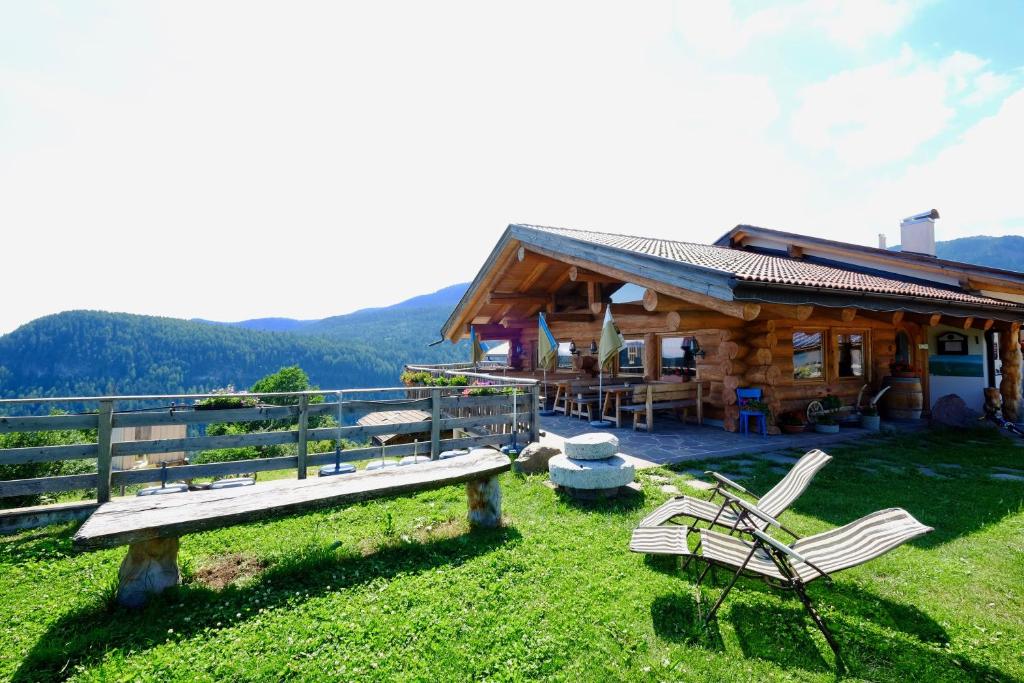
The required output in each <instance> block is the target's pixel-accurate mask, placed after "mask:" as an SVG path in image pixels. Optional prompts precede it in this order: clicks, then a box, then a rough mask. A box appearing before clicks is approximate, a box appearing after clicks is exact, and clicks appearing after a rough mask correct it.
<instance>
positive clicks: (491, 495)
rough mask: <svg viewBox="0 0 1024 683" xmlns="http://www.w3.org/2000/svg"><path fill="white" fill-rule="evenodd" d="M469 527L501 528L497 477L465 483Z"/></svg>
mask: <svg viewBox="0 0 1024 683" xmlns="http://www.w3.org/2000/svg"><path fill="white" fill-rule="evenodd" d="M466 497H467V498H468V499H469V524H470V526H479V527H488V528H494V527H497V526H501V485H500V484H498V478H497V477H489V478H487V479H476V480H474V481H467V482H466Z"/></svg>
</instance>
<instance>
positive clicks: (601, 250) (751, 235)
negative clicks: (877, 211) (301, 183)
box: [441, 210, 1024, 431]
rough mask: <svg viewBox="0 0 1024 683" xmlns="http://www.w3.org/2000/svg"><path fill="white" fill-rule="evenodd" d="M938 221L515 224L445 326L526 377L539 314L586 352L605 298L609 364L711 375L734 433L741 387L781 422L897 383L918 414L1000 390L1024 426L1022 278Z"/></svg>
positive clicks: (709, 398)
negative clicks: (857, 232)
mask: <svg viewBox="0 0 1024 683" xmlns="http://www.w3.org/2000/svg"><path fill="white" fill-rule="evenodd" d="M936 218H938V213H937V212H935V211H934V210H933V211H931V212H928V213H925V214H920V215H917V216H912V217H910V218H908V219H905V220H904V221H903V223H902V224H901V229H902V238H903V251H890V250H886V249H884V248H873V247H865V246H860V245H855V244H847V243H843V242H837V241H833V240H827V239H821V238H817V237H809V236H806V235H798V234H793V233H788V232H783V231H779V230H770V229H766V228H760V227H754V226H749V225H739V226H736V227H735V228H733V229H732V230H729V231H728V232H726V233H725V234H724V235H722V237H720V238H719V239H718V240H717V241H715V242H714V243H713V244H696V243H689V242H683V241H675V240H670V239H655V238H648V237H638V236H631V235H624V234H610V233H601V232H593V231H587V230H572V229H564V228H553V227H543V226H536V225H523V224H512V225H509V226H508V227H507V229H506V230H505V232H504V233H503V234H502V236H501V238H500V239H499V240H498V243H497V244H496V245H495V247H494V249H493V250H492V251H491V253H490V255H489V256H488V258H487V260H486V261H485V262H484V264H483V266H482V267H481V269H480V271H479V273H478V274H477V276H476V277H475V278H474V280H473V282H472V283H471V285H470V286H469V288H468V290H467V291H466V293H465V295H464V296H463V297H462V299H461V301H460V302H459V303H458V304H457V306H456V307H455V309H454V310H453V311H452V313H451V315H450V316H449V318H448V319H447V321H446V322H445V324H444V326H443V328H442V330H441V334H442V336H443V337H444V338H445V339H448V340H450V341H452V342H457V341H459V340H460V339H464V338H466V337H467V336H468V335H469V333H470V327H471V326H472V327H475V329H476V331H477V333H478V334H479V335H480V337H481V338H482V339H485V340H502V341H506V342H508V343H509V364H510V366H511V367H512V371H514V372H523V373H531V372H535V371H536V368H537V317H538V314H539V313H540V312H542V311H543V312H544V313H545V317H546V319H547V321H548V324H549V326H550V328H551V331H552V333H553V334H554V336H555V337H556V338H557V340H558V341H559V342H560V345H562V346H563V347H564V346H565V345H566V343H567V342H571V343H572V344H573V346H574V348H576V349H579V350H580V351H579V352H580V353H583V354H586V350H587V349H589V348H591V347H592V344H593V341H594V340H597V339H599V338H600V326H601V322H602V319H603V315H604V312H605V308H606V307H608V306H611V310H612V315H613V317H614V319H615V322H616V324H617V326H618V328H619V330H620V332H621V333H622V334H623V336H624V337H625V338H626V340H627V346H626V348H625V349H623V351H622V352H621V353H620V354H619V358H618V359H617V361H616V362H615V363H614V365H615V367H614V368H612V369H611V371H612V372H614V373H616V374H619V375H620V376H626V377H633V378H636V379H637V380H639V378H640V377H641V376H642V378H643V380H644V381H646V382H672V381H700V382H703V383H704V384H703V385H702V386H703V388H704V396H705V402H706V407H705V411H704V413H705V416H706V418H708V419H709V420H711V421H712V423H713V424H718V423H720V424H721V426H722V427H723V428H724V429H726V430H729V431H736V430H737V429H738V415H739V408H738V406H737V399H736V389H737V388H739V387H756V388H760V389H761V390H762V393H763V397H764V400H765V402H766V403H767V404H768V406H769V407H770V408H771V411H772V413H773V414H774V415H776V416H777V415H779V414H781V413H783V412H789V411H794V412H798V411H803V410H805V409H806V406H807V404H808V403H809V402H810V401H812V400H816V399H821V398H823V397H825V396H826V395H833V396H837V397H839V398H840V400H841V401H843V402H844V403H845V404H853V403H855V402H856V401H857V398H858V395H859V394H860V391H861V389H862V387H864V386H865V385H866V386H867V387H868V388H870V389H871V391H872V393H874V392H876V391H878V390H879V389H880V388H881V387H882V386H883V385H886V384H890V385H893V386H894V387H895V390H894V391H890V394H891V395H893V396H894V397H895V396H896V395H897V393H899V399H900V400H901V401H904V402H906V401H907V400H908V392H909V403H908V404H907V405H909V407H911V408H916V410H913V411H911V412H912V413H913V416H914V417H917V416H918V415H921V414H923V415H924V416H927V415H928V413H929V410H930V408H931V407H932V405H933V404H934V403H935V401H937V400H938V399H939V398H940V397H942V396H944V395H946V394H950V393H956V394H958V395H959V396H960V397H961V398H963V399H964V401H965V402H966V403H967V404H968V405H969V406H970V407H972V408H974V409H981V407H982V405H983V402H984V400H985V397H984V390H985V389H986V388H989V387H996V388H998V391H999V393H1000V394H1001V396H1002V402H1003V408H1004V415H1005V416H1006V417H1007V418H1008V419H1011V420H1018V419H1020V418H1021V344H1020V327H1021V322H1022V321H1024V273H1017V272H1012V271H1007V270H1000V269H997V268H989V267H984V266H978V265H973V264H967V263H958V262H954V261H948V260H944V259H940V258H937V257H936V256H935V239H934V229H935V219H936ZM562 365H563V364H561V363H560V366H562ZM591 365H592V364H591ZM577 367H578V365H577ZM560 371H561V372H571V370H560ZM901 380H906V382H905V385H904V384H898V383H899V382H900V381H901ZM915 403H916V405H915ZM901 405H902V404H901ZM907 405H903V407H907ZM892 412H893V415H895V414H896V412H897V411H896V410H895V409H894V410H893V411H892ZM773 431H777V428H775V429H773Z"/></svg>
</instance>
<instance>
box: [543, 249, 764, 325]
mask: <svg viewBox="0 0 1024 683" xmlns="http://www.w3.org/2000/svg"><path fill="white" fill-rule="evenodd" d="M534 250H535V251H538V252H540V253H542V254H544V255H551V256H554V255H555V252H553V251H552V252H548V250H546V249H544V248H543V247H534ZM558 256H559V260H561V261H564V262H565V263H568V264H570V265H574V266H577V267H579V268H585V269H588V270H591V271H593V272H595V273H601V274H602V275H607V276H609V277H614V278H616V281H617V282H630V283H633V284H635V285H638V286H640V287H648V288H651V289H655V290H657V291H658V292H659V293H661V294H665V295H666V296H673V297H675V298H677V299H681V300H683V301H687V302H689V303H694V304H698V305H700V306H703V307H705V308H709V309H711V310H713V311H718V312H719V313H724V314H725V315H729V316H732V317H735V318H741V319H743V320H753V319H754V318H756V317H757V315H758V313H760V312H761V306H760V305H759V304H755V303H749V302H742V301H727V300H725V299H718V298H715V297H713V296H709V295H707V294H701V293H700V292H694V291H692V290H689V289H684V288H682V287H677V286H675V285H672V284H668V283H665V282H660V281H658V280H654V279H652V278H650V277H644V276H642V275H635V274H631V273H627V272H626V271H624V270H621V269H619V268H615V267H613V266H607V265H604V264H601V263H597V262H595V261H588V260H586V259H581V258H579V257H577V256H569V255H562V254H558Z"/></svg>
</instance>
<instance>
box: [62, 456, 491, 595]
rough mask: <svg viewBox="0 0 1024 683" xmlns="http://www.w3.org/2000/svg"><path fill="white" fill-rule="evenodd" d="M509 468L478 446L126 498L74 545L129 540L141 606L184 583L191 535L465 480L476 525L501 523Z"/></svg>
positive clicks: (128, 583)
mask: <svg viewBox="0 0 1024 683" xmlns="http://www.w3.org/2000/svg"><path fill="white" fill-rule="evenodd" d="M510 466H511V464H510V462H509V459H508V457H507V456H505V455H503V454H502V453H499V452H497V451H494V450H490V449H477V450H474V451H471V452H470V453H469V454H468V455H464V456H459V457H455V458H449V459H447V460H435V461H431V462H426V463H421V464H417V465H406V466H403V467H393V468H387V469H380V470H374V471H366V470H360V471H358V472H355V473H353V474H349V475H344V476H337V477H321V478H314V479H287V480H279V481H272V482H268V483H265V484H257V485H255V486H246V487H240V488H235V489H222V490H215V491H194V492H188V493H176V494H168V495H164V496H146V497H137V498H123V499H118V500H114V501H111V502H109V503H104V504H103V505H101V506H100V507H99V508H98V509H97V510H96V511H95V512H94V513H93V514H92V515H91V516H90V517H89V519H88V520H86V522H85V524H83V525H82V527H81V528H80V529H79V530H78V533H76V534H75V538H74V541H73V545H74V547H75V548H76V549H79V550H90V549H96V548H111V547H116V546H120V545H128V546H129V547H128V555H127V556H126V557H125V559H124V561H123V562H122V563H121V569H120V571H119V572H118V588H117V599H118V602H119V603H121V604H122V605H124V606H127V607H140V606H142V605H143V604H145V602H146V600H147V599H148V598H149V596H150V595H154V594H157V593H160V592H162V591H163V590H164V589H166V588H168V587H170V586H175V585H177V584H179V583H180V582H181V574H180V572H179V570H178V547H179V539H180V538H181V537H182V536H184V535H185V534H191V533H195V532H199V531H209V530H211V529H218V528H221V527H226V526H232V525H235V524H245V523H247V522H251V521H254V520H260V519H266V518H268V517H275V516H281V515H287V514H293V513H298V512H305V511H309V510H314V509H317V508H321V507H326V506H334V505H344V504H348V503H355V502H359V501H365V500H372V499H376V498H386V497H390V496H399V495H404V494H409V493H415V492H418V491H426V490H429V489H436V488H441V487H444V486H449V485H452V484H461V483H465V484H466V494H467V496H468V498H469V522H470V524H471V525H473V526H482V527H496V526H498V525H500V523H501V488H500V486H499V484H498V479H497V476H498V475H499V474H501V473H502V472H506V471H508V470H509V469H510Z"/></svg>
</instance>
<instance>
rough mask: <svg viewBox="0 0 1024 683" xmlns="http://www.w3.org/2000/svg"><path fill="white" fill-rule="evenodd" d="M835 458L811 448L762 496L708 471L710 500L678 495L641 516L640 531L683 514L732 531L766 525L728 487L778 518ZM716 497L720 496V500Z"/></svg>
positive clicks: (642, 533)
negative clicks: (711, 481)
mask: <svg viewBox="0 0 1024 683" xmlns="http://www.w3.org/2000/svg"><path fill="white" fill-rule="evenodd" d="M831 459H832V456H831V455H829V454H828V453H825V452H824V451H820V450H818V449H814V450H813V451H808V452H807V453H805V454H804V455H803V457H801V458H800V460H798V461H797V462H796V464H794V465H793V468H792V469H791V470H790V471H789V472H787V473H786V476H785V477H783V478H782V480H781V481H779V483H778V484H776V485H775V486H773V487H772V488H771V490H770V491H768V492H767V493H765V494H764V495H763V496H761V497H760V498H759V497H758V496H756V495H754V494H753V493H751V492H750V491H748V490H747V489H745V488H743V487H742V486H740V485H739V484H737V483H736V482H734V481H732V480H731V479H729V478H728V477H725V476H722V475H721V474H719V473H718V472H707V474H708V475H709V476H711V477H712V478H713V479H714V480H715V488H713V489H712V490H711V495H710V496H709V498H708V499H707V500H702V499H700V498H693V497H691V496H676V497H675V498H672V499H670V500H668V501H666V502H665V503H664V504H663V505H662V506H661V507H659V508H658V509H656V510H655V511H654V512H652V513H651V514H649V515H647V516H646V517H644V518H643V519H642V520H640V524H639V528H638V529H637V530H636V531H637V533H638V534H639V535H640V536H641V537H642V536H645V535H649V534H651V532H650V531H641V530H642V529H650V528H652V527H660V526H661V525H663V524H665V523H666V522H674V521H675V519H676V518H679V517H682V518H686V519H692V520H693V525H696V524H698V523H699V522H701V521H703V522H707V523H708V525H709V526H715V525H717V526H721V527H725V528H728V529H729V530H730V531H734V530H737V529H738V530H740V531H749V530H750V529H764V528H765V523H764V522H762V521H761V520H760V518H758V517H756V516H751V515H750V514H748V513H747V511H746V508H747V507H749V505H746V504H745V501H742V500H741V499H739V498H738V497H736V496H735V495H733V494H732V493H730V492H729V491H728V489H732V490H733V491H736V492H739V493H743V494H746V495H748V496H752V497H753V498H754V499H755V500H756V506H757V508H758V509H759V510H761V511H762V512H764V513H765V514H766V515H768V516H770V517H772V518H775V517H777V516H779V515H780V514H782V513H783V511H785V510H786V508H788V507H789V506H790V505H791V504H792V503H793V501H795V500H796V499H797V498H799V497H800V494H802V493H803V492H804V490H805V489H806V488H807V486H808V484H810V483H811V479H813V478H814V475H815V474H817V473H818V470H820V469H821V468H822V467H824V466H825V465H826V464H828V462H829V461H830V460H831ZM716 498H718V499H720V500H716ZM782 528H783V530H784V531H786V533H788V534H790V535H791V536H793V538H798V536H797V535H796V534H794V533H793V532H791V531H790V530H789V529H786V528H785V527H782ZM634 536H636V534H635V535H634Z"/></svg>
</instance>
